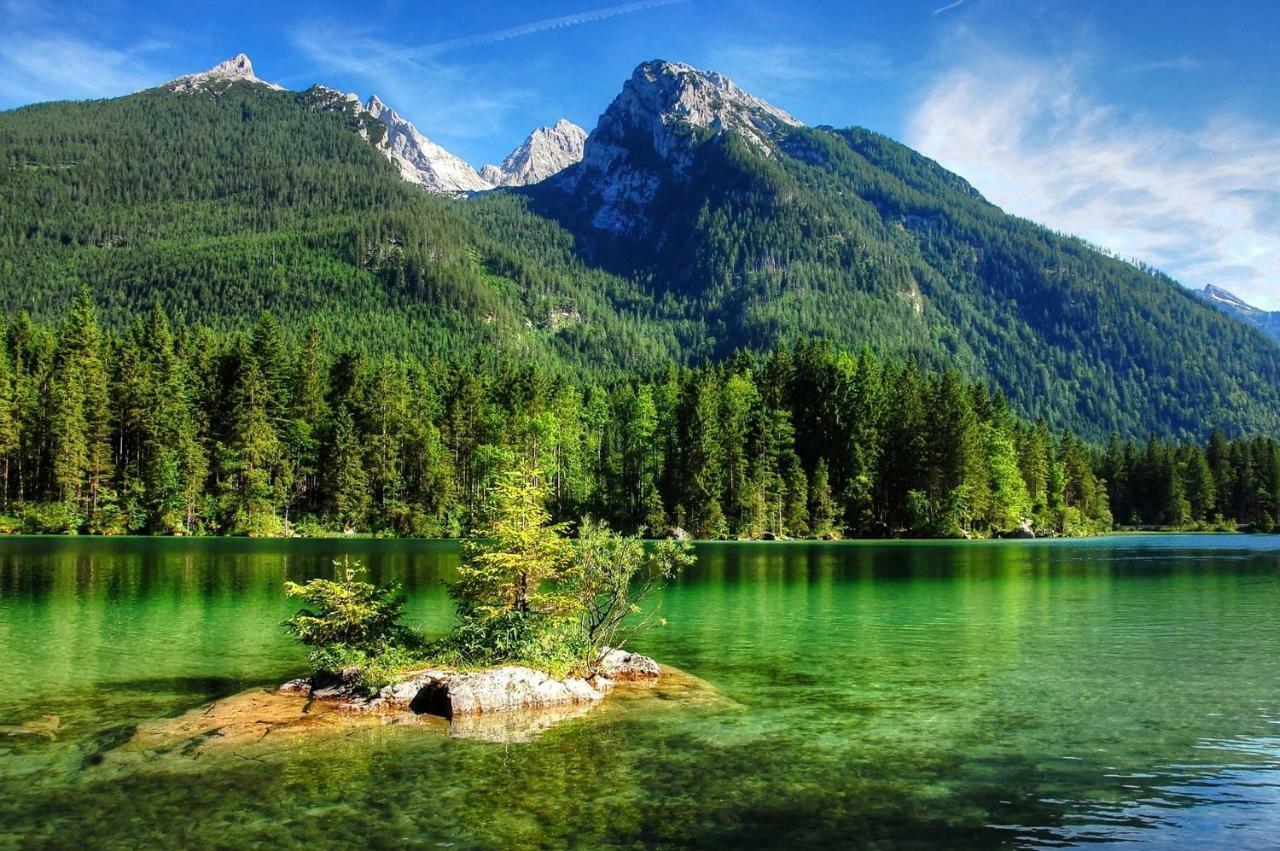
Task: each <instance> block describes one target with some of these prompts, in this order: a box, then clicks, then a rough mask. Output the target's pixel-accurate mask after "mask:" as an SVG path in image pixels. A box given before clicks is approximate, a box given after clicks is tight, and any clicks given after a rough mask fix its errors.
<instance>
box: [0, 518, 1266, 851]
mask: <svg viewBox="0 0 1280 851" xmlns="http://www.w3.org/2000/svg"><path fill="white" fill-rule="evenodd" d="M344 553H347V554H350V555H351V556H353V557H356V558H360V559H362V560H363V561H365V562H366V563H367V564H368V565H370V567H371V570H372V574H373V576H374V577H375V578H376V579H378V580H381V581H385V580H389V579H397V580H399V581H401V582H403V583H404V584H405V585H406V586H407V587H408V588H409V590H410V600H411V612H412V615H413V617H414V619H415V620H416V621H417V622H418V623H419V625H421V626H423V627H425V628H427V629H428V630H433V631H439V630H443V629H445V628H447V626H448V622H449V617H450V605H449V601H448V599H447V597H446V596H445V593H444V589H443V586H442V584H441V583H442V579H443V578H444V577H446V576H447V575H448V573H449V571H450V570H451V569H452V566H453V565H454V564H455V563H456V559H457V549H456V547H455V546H454V545H452V544H448V543H422V542H412V543H410V542H372V541H357V542H344V541H320V542H277V541H269V542H250V541H234V540H233V541H223V540H188V541H183V540H140V539H123V540H105V541H104V540H64V539H44V538H30V539H8V540H3V541H0V848H7V847H17V848H24V847H69V846H75V847H121V848H124V847H128V848H137V847H175V846H188V847H192V846H194V847H244V846H246V845H251V844H271V845H275V846H295V845H298V846H300V845H315V844H322V845H324V846H339V847H343V846H349V847H370V846H389V845H411V846H421V847H453V848H472V847H484V848H489V847H520V848H537V847H564V846H576V847H601V846H614V845H616V846H626V847H653V846H657V847H687V846H697V847H704V848H746V847H819V848H836V847H859V846H869V847H875V848H938V847H942V848H948V847H957V848H964V847H973V848H990V847H998V846H1012V847H1056V846H1062V845H1071V844H1077V843H1098V844H1102V845H1104V846H1105V845H1121V844H1124V845H1126V846H1127V845H1129V844H1131V843H1147V844H1149V845H1152V846H1155V847H1161V848H1165V847H1204V848H1222V847H1243V848H1249V847H1274V846H1275V845H1277V844H1278V843H1280V539H1276V538H1247V537H1209V536H1184V537H1124V538H1110V539H1099V540H1090V541H1055V542H1013V541H1008V542H992V543H960V544H948V543H904V544H860V543H848V544H812V545H810V544H726V545H704V546H700V547H699V556H700V562H699V564H698V566H697V567H696V568H695V569H694V570H693V571H691V572H690V573H689V574H688V575H686V576H685V577H684V578H683V579H682V580H681V581H679V582H678V583H677V584H676V585H674V586H672V587H670V588H668V589H667V590H666V591H665V592H663V594H662V595H661V599H660V600H659V601H658V602H659V604H660V606H661V609H662V614H663V616H664V617H665V618H666V619H667V622H668V623H667V625H666V626H665V627H662V628H658V629H656V630H654V631H652V632H650V633H648V634H646V635H645V636H644V637H643V638H642V639H641V640H640V641H639V642H638V643H637V644H636V648H637V649H640V650H643V651H645V652H648V653H651V654H653V655H655V656H657V657H658V658H660V659H661V660H662V661H664V662H667V663H669V664H672V665H675V666H677V667H680V668H683V669H685V670H686V671H688V672H690V673H692V674H695V675H697V676H699V677H702V678H703V679H705V680H707V681H709V682H710V683H711V684H713V685H714V686H715V687H716V688H718V689H719V690H720V691H721V692H722V693H723V695H724V696H725V698H726V700H725V701H723V702H716V703H712V704H705V705H704V704H699V705H696V706H689V707H682V706H675V707H671V706H666V707H663V709H662V711H648V710H646V709H644V708H643V707H644V703H643V701H639V702H636V703H635V706H636V707H637V709H635V710H633V711H605V712H601V711H596V712H592V713H590V714H588V715H586V716H584V717H581V718H576V719H573V720H570V721H567V722H565V723H564V724H562V725H560V726H558V727H555V728H554V729H552V730H550V731H549V732H547V733H545V734H544V735H543V736H542V737H541V738H539V739H538V740H536V741H534V742H532V743H528V744H507V745H503V744H492V743H485V742H476V741H468V740H463V739H457V738H449V737H447V736H445V735H442V734H441V733H440V731H439V730H438V729H427V728H421V727H394V726H389V727H375V728H365V729H361V730H359V731H355V732H353V733H352V734H351V735H348V736H343V737H342V738H340V739H338V740H336V741H335V740H333V739H329V740H326V741H323V742H318V741H317V742H314V743H305V742H304V743H303V744H301V745H296V746H291V747H287V748H280V749H277V750H274V751H269V752H261V753H256V754H250V755H245V754H243V753H234V752H229V753H220V752H216V751H208V752H201V753H198V754H193V755H190V756H185V755H184V754H182V753H174V754H169V755H167V756H165V757H164V758H159V757H157V758H156V759H153V760H144V761H142V762H136V763H130V764H125V767H124V768H122V767H121V764H119V763H113V761H112V760H111V759H110V756H111V754H112V753H113V751H115V750H117V749H118V748H119V746H120V745H121V744H122V743H124V742H127V741H128V740H129V739H130V738H131V736H132V735H133V730H134V727H135V725H138V724H144V725H145V724H147V723H149V722H154V721H155V719H157V718H161V717H163V716H166V715H174V714H178V713H181V712H184V711H187V710H189V709H191V708H193V707H196V706H199V705H200V704H202V703H204V702H206V701H208V700H209V699H211V698H214V697H219V696H223V695H229V694H233V693H236V692H239V691H241V690H243V689H245V688H249V687H252V686H257V685H263V684H269V683H274V682H278V681H280V680H282V679H284V678H286V677H288V676H291V675H294V674H296V673H298V672H299V670H300V667H301V665H302V661H303V659H302V654H301V653H300V652H299V650H298V649H296V648H295V647H293V646H291V645H290V644H289V642H288V641H287V640H285V638H284V637H283V635H282V632H281V629H280V621H281V620H282V619H283V618H285V617H286V616H287V615H288V614H289V613H290V611H291V604H290V602H289V601H286V600H285V599H284V598H283V597H282V595H281V593H280V586H281V584H282V583H283V582H284V580H285V579H294V580H299V579H304V578H306V577H309V576H313V575H319V574H326V573H331V572H332V568H331V566H330V560H331V559H332V558H334V557H337V556H341V555H342V554H344ZM45 716H56V717H57V726H56V728H51V726H50V725H51V724H52V721H51V720H50V719H48V718H45ZM24 725H25V726H24Z"/></svg>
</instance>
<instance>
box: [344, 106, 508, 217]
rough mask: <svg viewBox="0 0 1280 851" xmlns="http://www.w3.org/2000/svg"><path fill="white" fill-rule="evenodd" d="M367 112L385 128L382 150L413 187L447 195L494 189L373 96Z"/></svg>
mask: <svg viewBox="0 0 1280 851" xmlns="http://www.w3.org/2000/svg"><path fill="white" fill-rule="evenodd" d="M364 108H365V111H366V112H368V113H369V114H370V115H371V116H373V117H374V118H375V119H377V120H378V121H380V122H382V123H383V124H384V125H386V128H387V134H386V136H385V137H384V138H383V139H382V141H381V142H380V144H379V146H378V147H379V148H380V149H381V150H382V151H383V153H385V154H386V156H387V158H388V159H390V160H391V162H392V164H393V165H395V166H396V167H397V168H398V169H399V170H400V176H401V177H403V178H404V179H405V180H407V181H409V182H410V183H416V184H418V185H419V186H421V187H423V188H425V189H429V190H431V191H432V192H439V193H441V194H444V195H463V194H466V193H468V192H481V191H483V190H485V189H492V188H493V185H492V184H491V183H490V182H489V181H487V180H485V179H484V178H483V177H481V176H480V175H479V174H477V173H476V170H475V169H473V168H472V167H471V166H470V165H469V164H468V163H467V162H466V161H464V160H462V159H461V158H459V157H455V156H454V155H453V154H451V153H449V152H448V151H446V150H445V149H444V148H442V147H440V146H439V145H437V144H436V143H435V142H433V141H431V140H430V139H428V138H427V137H426V136H424V135H422V134H421V133H420V132H418V128H417V127H414V126H413V123H412V122H410V121H407V120H405V119H404V118H401V117H400V115H399V113H397V112H396V111H395V110H394V109H392V108H391V107H390V106H388V105H387V104H386V102H384V101H383V100H382V99H381V98H380V97H378V96H377V95H370V96H369V100H368V102H367V103H366V104H365V107H364Z"/></svg>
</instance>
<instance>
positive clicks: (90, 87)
mask: <svg viewBox="0 0 1280 851" xmlns="http://www.w3.org/2000/svg"><path fill="white" fill-rule="evenodd" d="M164 47H165V45H163V44H159V43H157V42H154V41H145V42H140V43H138V44H135V45H132V46H130V47H124V48H114V47H106V46H102V45H99V44H94V43H93V42H91V41H86V40H83V39H80V38H75V37H71V36H60V35H58V36H46V37H41V36H32V35H30V34H29V33H18V32H15V31H13V30H10V31H9V32H8V33H7V34H6V35H4V36H3V37H0V64H3V65H4V71H3V73H2V74H0V98H3V99H4V100H5V101H8V102H9V103H12V104H19V103H32V102H35V101H44V100H60V99H71V98H94V97H114V96H117V95H121V94H127V93H129V92H133V91H137V90H138V89H144V88H147V87H149V86H154V85H158V84H159V83H162V82H164V81H165V80H166V79H169V77H170V76H171V75H169V74H166V73H165V72H164V71H163V70H160V69H159V68H157V67H156V66H155V65H154V64H153V63H152V61H151V60H150V59H149V58H148V54H151V53H153V52H155V51H158V50H161V49H163V48H164Z"/></svg>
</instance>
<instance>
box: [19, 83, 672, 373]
mask: <svg viewBox="0 0 1280 851" xmlns="http://www.w3.org/2000/svg"><path fill="white" fill-rule="evenodd" d="M215 95H216V96H214V97H206V96H195V95H193V94H191V93H174V92H171V91H168V90H166V89H164V88H161V89H155V90H151V91H148V92H144V93H140V94H137V95H131V96H128V97H123V98H117V99H114V100H105V101H91V102H84V103H54V104H44V105H39V106H32V107H27V108H23V109H18V110H13V111H10V112H5V113H0V164H2V167H3V168H4V170H5V173H6V179H5V180H4V181H2V182H0V210H2V211H3V217H2V218H0V272H2V273H3V279H2V280H0V309H3V310H4V311H5V313H6V314H8V315H10V316H14V315H16V314H17V313H18V312H20V311H29V312H31V313H32V314H33V315H35V316H36V318H45V319H57V318H58V317H59V316H60V315H61V314H62V312H63V311H64V310H65V309H66V307H67V305H68V304H69V303H70V301H71V300H72V298H73V297H74V295H75V293H76V292H77V291H78V290H79V289H80V288H81V287H82V286H87V287H89V289H90V290H91V291H92V293H93V294H94V296H95V298H96V299H97V300H98V301H99V303H100V304H102V305H103V307H104V308H105V309H104V316H105V317H106V318H107V319H108V320H110V321H112V322H113V323H115V324H117V325H121V324H125V323H129V322H131V321H132V320H133V317H135V316H137V315H139V313H140V312H143V311H146V310H148V309H150V307H151V306H152V305H157V304H158V305H160V306H162V307H163V308H164V309H165V310H166V311H167V312H169V313H170V314H171V315H175V316H178V317H182V318H184V319H185V320H186V321H199V322H203V323H206V324H209V325H212V326H214V327H216V328H238V327H244V326H245V325H246V324H248V323H250V322H252V321H254V320H255V318H256V316H257V315H258V313H259V312H260V311H262V310H264V309H269V310H271V311H273V312H274V313H276V315H277V316H278V317H279V318H280V319H281V320H282V322H283V323H284V324H285V325H286V327H288V328H290V329H292V330H293V332H294V333H301V331H302V329H303V328H304V327H305V326H306V325H315V326H316V327H318V328H319V329H320V330H321V332H322V334H323V335H324V336H325V337H326V338H328V339H330V340H332V341H334V342H335V343H339V344H341V345H343V346H352V345H354V346H357V347H360V348H367V349H371V350H374V351H386V350H411V351H417V352H419V353H444V352H449V351H455V352H456V351H467V350H469V349H471V348H472V347H474V346H477V345H485V346H489V347H493V348H496V349H501V350H504V351H508V352H514V353H520V354H524V355H526V356H529V357H534V358H543V359H556V360H560V361H565V360H567V361H569V362H578V363H583V364H586V365H588V366H591V367H593V368H595V367H600V368H609V365H610V364H613V365H615V366H616V365H617V364H620V363H621V362H623V361H624V360H625V361H626V362H628V363H632V362H634V363H637V364H639V365H644V364H649V365H657V364H659V363H663V362H666V361H667V360H668V359H670V358H672V357H675V356H677V355H678V351H679V348H680V346H679V344H678V342H677V340H676V339H675V336H674V332H673V331H672V330H671V329H672V328H673V327H674V326H672V325H670V324H659V323H658V322H657V321H656V320H653V319H652V318H649V317H650V316H651V315H652V314H654V313H655V312H656V311H655V308H654V307H653V306H652V304H651V303H650V302H649V300H647V299H646V298H645V296H644V295H643V294H642V293H641V292H640V291H639V290H638V289H637V288H636V287H634V286H633V285H631V284H629V283H627V282H626V281H622V280H620V279H617V278H614V277H611V276H609V275H607V274H605V273H602V272H598V271H595V270H592V269H588V268H586V267H585V266H583V264H582V263H581V262H580V261H579V260H577V259H576V258H575V257H573V256H572V252H571V250H569V249H568V248H567V246H569V245H571V241H570V240H569V239H568V237H567V236H565V237H564V239H563V240H561V241H560V242H559V243H557V242H556V239H555V237H554V233H551V234H548V233H547V231H555V230H556V228H555V226H554V225H551V224H550V223H548V222H546V221H544V220H542V219H539V218H537V217H535V216H532V215H530V214H529V213H527V212H526V211H525V210H524V209H523V205H522V204H521V203H520V202H519V201H518V200H516V199H493V200H492V201H490V202H488V203H487V204H486V205H485V206H484V207H483V209H482V208H480V207H476V208H474V209H473V208H470V207H468V206H466V205H464V204H462V203H461V202H455V201H450V200H448V199H445V198H440V197H436V196H433V195H431V194H428V193H425V192H423V191H421V190H420V189H419V188H417V187H415V186H413V185H410V184H408V183H405V182H404V181H403V180H401V178H400V177H399V175H398V173H397V170H396V169H395V168H393V166H392V165H391V164H390V163H389V162H388V161H387V159H386V158H385V157H384V156H383V155H382V154H381V153H380V152H379V149H378V148H377V147H375V144H376V143H377V142H378V141H379V140H380V139H381V138H382V137H381V136H380V135H379V134H381V133H383V132H385V131H384V130H383V129H382V128H383V125H382V124H381V123H380V122H376V121H374V122H370V121H369V119H368V116H367V114H362V113H361V111H359V110H355V109H352V110H348V111H346V112H343V111H326V110H321V109H317V108H316V106H317V101H318V100H326V99H332V95H333V93H332V92H329V93H326V92H325V91H322V90H311V91H309V92H305V93H297V94H295V93H292V92H284V91H275V90H272V89H269V88H268V87H266V86H265V85H262V84H259V83H256V82H251V81H248V80H243V79H241V80H232V81H230V82H226V83H220V84H219V87H218V90H217V91H216V92H215ZM361 130H364V131H365V132H364V135H365V136H368V137H369V138H370V141H372V142H374V143H375V144H369V143H368V142H366V141H365V140H364V139H362V138H361ZM482 220H483V222H484V225H483V226H482V225H481V224H480V221H482ZM486 229H488V232H486ZM525 231H529V232H534V233H537V234H539V236H538V242H539V245H540V246H541V248H540V250H539V251H537V252H535V251H528V252H524V253H523V254H520V255H517V254H516V253H514V252H513V251H512V249H511V248H510V247H509V242H508V240H505V239H502V238H501V235H502V234H503V233H505V232H511V233H521V232H525Z"/></svg>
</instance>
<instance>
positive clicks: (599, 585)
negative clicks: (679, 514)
mask: <svg viewBox="0 0 1280 851" xmlns="http://www.w3.org/2000/svg"><path fill="white" fill-rule="evenodd" d="M693 561H694V556H693V554H692V547H691V546H690V545H689V544H688V543H685V542H678V541H672V540H663V541H658V542H656V543H654V544H653V545H651V546H648V547H646V545H645V543H644V541H642V540H641V539H640V538H639V537H628V536H625V535H620V534H618V533H617V532H614V531H613V530H612V529H610V528H609V527H608V525H606V524H605V523H602V522H599V521H595V520H592V519H590V518H587V519H584V520H583V521H582V525H581V527H580V528H579V530H578V540H577V545H576V547H575V552H574V562H573V567H572V569H571V570H570V571H569V573H568V575H567V576H566V577H565V585H566V589H567V591H568V592H569V594H570V595H571V596H572V597H574V598H575V599H576V601H577V603H578V609H579V611H578V620H579V630H580V634H581V635H582V636H584V637H585V644H586V646H587V647H588V648H589V650H590V651H591V652H592V654H593V656H592V659H593V658H594V654H595V653H598V652H599V651H600V648H602V647H622V646H623V645H625V644H626V642H627V641H628V640H630V638H631V637H632V636H634V635H635V634H636V633H637V632H638V631H640V630H641V629H643V628H644V626H645V625H646V622H644V621H640V622H637V621H635V620H634V618H633V617H632V616H635V615H639V614H640V603H641V602H642V601H643V600H644V599H645V598H646V597H648V596H650V595H651V594H653V593H654V592H655V591H657V590H659V589H660V588H662V586H663V585H665V584H666V583H667V582H668V581H669V580H670V579H672V578H673V577H675V576H676V575H677V574H678V573H680V571H682V570H683V569H684V568H686V567H688V566H689V565H691V564H692V563H693ZM629 618H631V620H630V621H628V619H629ZM592 659H588V660H587V663H588V664H590V662H591V661H592Z"/></svg>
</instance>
